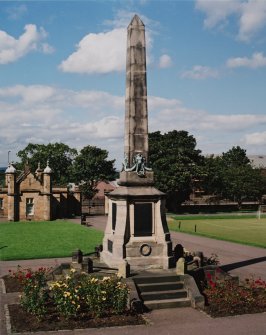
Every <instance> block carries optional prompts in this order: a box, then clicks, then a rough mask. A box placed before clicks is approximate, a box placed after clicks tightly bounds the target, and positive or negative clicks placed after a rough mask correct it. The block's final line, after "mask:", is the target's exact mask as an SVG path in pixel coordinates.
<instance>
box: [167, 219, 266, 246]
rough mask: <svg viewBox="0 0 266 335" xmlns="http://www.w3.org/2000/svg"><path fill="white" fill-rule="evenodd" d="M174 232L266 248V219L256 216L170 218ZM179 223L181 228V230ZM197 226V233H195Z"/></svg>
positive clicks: (169, 223) (170, 227)
mask: <svg viewBox="0 0 266 335" xmlns="http://www.w3.org/2000/svg"><path fill="white" fill-rule="evenodd" d="M167 221H168V226H169V229H170V230H172V231H177V232H182V233H189V234H195V235H202V236H207V237H211V238H216V239H219V240H226V241H232V242H237V243H242V244H248V245H253V246H258V247H262V248H266V218H265V216H264V217H263V218H261V219H260V220H258V219H257V218H256V217H255V216H253V217H249V216H247V215H243V216H239V215H236V216H225V215H224V216H222V215H221V216H219V217H217V216H177V215H172V216H168V220H167ZM179 222H180V223H181V227H180V229H179ZM195 225H196V232H195Z"/></svg>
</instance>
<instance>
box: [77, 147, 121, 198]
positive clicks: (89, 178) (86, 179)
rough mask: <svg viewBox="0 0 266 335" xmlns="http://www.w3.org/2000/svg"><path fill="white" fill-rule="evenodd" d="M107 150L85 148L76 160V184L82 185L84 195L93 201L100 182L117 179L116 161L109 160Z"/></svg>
mask: <svg viewBox="0 0 266 335" xmlns="http://www.w3.org/2000/svg"><path fill="white" fill-rule="evenodd" d="M107 158H108V152H107V151H106V150H103V149H100V148H97V147H94V146H90V145H88V146H86V147H84V148H83V149H82V150H81V151H80V153H79V155H78V156H77V157H76V158H75V162H74V164H73V169H72V170H73V176H74V178H75V182H76V183H80V188H81V191H82V193H83V195H84V196H85V197H86V198H88V199H91V198H92V197H93V196H94V195H95V194H96V192H97V190H96V187H97V184H98V182H99V181H100V180H105V179H107V180H112V179H115V176H116V171H115V169H114V162H115V160H108V159H107Z"/></svg>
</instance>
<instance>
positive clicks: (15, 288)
mask: <svg viewBox="0 0 266 335" xmlns="http://www.w3.org/2000/svg"><path fill="white" fill-rule="evenodd" d="M2 279H3V280H4V282H5V288H6V293H13V292H22V284H21V282H20V281H19V280H18V279H17V278H13V277H10V276H8V275H6V276H4V277H3V278H2Z"/></svg>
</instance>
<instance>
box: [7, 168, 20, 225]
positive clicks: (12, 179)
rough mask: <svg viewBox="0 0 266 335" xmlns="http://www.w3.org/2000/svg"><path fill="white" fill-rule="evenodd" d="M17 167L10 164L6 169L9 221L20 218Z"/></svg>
mask: <svg viewBox="0 0 266 335" xmlns="http://www.w3.org/2000/svg"><path fill="white" fill-rule="evenodd" d="M16 172H17V171H16V169H15V168H14V166H13V165H12V163H11V164H9V166H8V168H7V169H6V182H7V218H8V221H17V220H19V214H18V201H17V197H18V194H17V185H16Z"/></svg>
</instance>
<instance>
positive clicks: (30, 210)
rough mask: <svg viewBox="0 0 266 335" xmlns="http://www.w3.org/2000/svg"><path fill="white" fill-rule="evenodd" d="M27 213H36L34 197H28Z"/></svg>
mask: <svg viewBox="0 0 266 335" xmlns="http://www.w3.org/2000/svg"><path fill="white" fill-rule="evenodd" d="M26 215H27V216H28V215H34V201H33V198H27V199H26Z"/></svg>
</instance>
